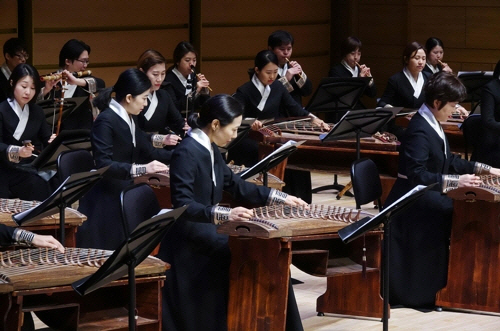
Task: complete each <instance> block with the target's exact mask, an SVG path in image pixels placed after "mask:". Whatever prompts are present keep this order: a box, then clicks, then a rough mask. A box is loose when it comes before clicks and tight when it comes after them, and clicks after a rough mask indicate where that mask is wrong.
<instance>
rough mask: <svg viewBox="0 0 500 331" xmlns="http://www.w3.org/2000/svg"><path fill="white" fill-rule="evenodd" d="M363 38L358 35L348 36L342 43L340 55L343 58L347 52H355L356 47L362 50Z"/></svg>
mask: <svg viewBox="0 0 500 331" xmlns="http://www.w3.org/2000/svg"><path fill="white" fill-rule="evenodd" d="M361 46H362V44H361V40H359V39H358V38H356V37H352V36H351V37H347V38H345V39H344V40H342V43H341V44H340V57H341V58H342V59H343V58H345V57H346V55H347V54H349V53H352V52H354V51H355V50H356V49H359V50H361Z"/></svg>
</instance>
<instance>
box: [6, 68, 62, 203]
mask: <svg viewBox="0 0 500 331" xmlns="http://www.w3.org/2000/svg"><path fill="white" fill-rule="evenodd" d="M10 86H11V88H10V91H9V97H8V98H7V100H5V101H3V102H2V103H0V174H1V178H2V180H1V181H0V197H1V198H14V197H15V198H19V199H22V200H39V201H42V200H45V199H46V198H47V197H49V195H50V194H51V193H52V191H53V188H55V185H52V181H47V180H45V179H43V178H42V177H40V176H39V175H38V174H37V173H33V172H30V171H28V170H27V169H28V168H23V165H27V164H29V163H31V161H33V159H34V158H35V157H36V154H38V153H40V152H41V150H42V149H43V148H44V147H46V146H47V145H48V144H49V143H50V142H51V141H52V140H53V139H54V138H55V135H52V134H51V132H50V127H49V125H48V123H47V122H46V120H45V115H44V112H43V110H42V108H40V106H38V105H36V104H35V99H36V97H35V95H37V94H38V93H39V91H40V87H41V82H40V77H39V75H38V71H37V70H36V69H35V68H34V67H32V66H31V65H29V64H26V63H21V64H19V65H17V66H16V67H15V68H14V70H13V71H12V74H11V76H10ZM53 178H54V179H55V177H53ZM54 184H56V183H54ZM53 186H54V187H53Z"/></svg>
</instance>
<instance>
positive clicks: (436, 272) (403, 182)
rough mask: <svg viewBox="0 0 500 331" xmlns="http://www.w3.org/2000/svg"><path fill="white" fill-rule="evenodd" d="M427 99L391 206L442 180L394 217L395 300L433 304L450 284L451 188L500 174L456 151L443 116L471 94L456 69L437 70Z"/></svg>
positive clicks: (408, 141) (404, 152)
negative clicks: (419, 187)
mask: <svg viewBox="0 0 500 331" xmlns="http://www.w3.org/2000/svg"><path fill="white" fill-rule="evenodd" d="M423 92H424V93H425V103H424V104H423V105H422V106H421V107H420V109H419V110H418V112H417V113H416V114H415V115H414V116H413V117H412V119H411V121H410V123H409V125H408V129H407V130H406V132H405V134H404V137H403V140H402V144H401V148H400V151H399V168H398V169H399V170H398V178H397V180H396V183H395V184H394V186H393V188H392V190H391V192H390V194H389V196H388V198H387V201H386V205H388V204H390V203H392V202H394V201H396V200H397V199H398V198H400V197H401V196H403V195H404V194H405V193H407V192H408V191H410V190H411V189H413V188H414V187H415V186H416V185H430V184H434V183H437V184H438V185H436V186H435V187H434V188H432V189H431V190H428V191H426V192H425V193H424V194H423V196H422V197H421V198H419V199H418V200H417V201H416V202H415V203H414V204H413V205H411V206H410V207H409V208H408V209H406V210H405V211H403V212H402V213H401V214H398V215H397V216H396V217H393V218H392V222H391V237H390V239H391V242H390V245H391V249H390V251H389V254H390V261H391V267H390V273H389V277H390V282H389V283H390V303H391V304H395V305H397V304H401V305H405V306H410V307H432V306H433V305H434V300H435V297H436V292H437V291H438V290H440V289H441V288H443V287H444V286H445V285H446V280H447V270H448V267H447V265H448V251H449V238H450V232H451V219H452V212H453V201H452V199H451V198H449V197H448V196H446V194H445V193H446V192H448V191H450V190H452V189H454V188H457V187H469V186H478V185H479V184H481V179H480V177H479V176H478V175H486V174H491V175H496V176H498V175H500V169H498V168H492V167H490V166H488V165H486V164H482V163H479V162H470V161H467V160H464V159H462V158H461V157H460V156H459V155H454V154H452V153H451V151H450V145H449V144H448V140H447V138H446V135H445V134H444V132H443V130H442V128H441V125H440V124H439V122H440V121H443V120H446V119H447V118H448V116H450V115H451V113H452V112H453V111H455V106H456V104H457V103H458V102H459V101H461V100H463V99H464V98H465V96H466V95H467V93H466V90H465V87H464V86H463V85H462V83H461V82H460V80H459V79H458V78H457V77H456V76H454V75H453V74H451V73H448V72H439V73H437V74H434V75H432V76H431V77H430V78H429V81H428V82H427V83H426V85H425V86H424V91H423Z"/></svg>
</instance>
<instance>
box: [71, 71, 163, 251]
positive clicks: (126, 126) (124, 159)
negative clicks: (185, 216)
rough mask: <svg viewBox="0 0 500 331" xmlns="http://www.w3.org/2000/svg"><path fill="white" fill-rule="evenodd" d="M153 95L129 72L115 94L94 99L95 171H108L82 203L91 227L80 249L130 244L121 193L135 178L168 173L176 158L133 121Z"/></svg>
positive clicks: (81, 234) (142, 78) (84, 229)
mask: <svg viewBox="0 0 500 331" xmlns="http://www.w3.org/2000/svg"><path fill="white" fill-rule="evenodd" d="M150 91H151V81H150V80H149V78H148V76H146V74H145V73H143V72H142V71H140V70H138V69H127V70H125V71H124V72H123V73H121V74H120V76H119V77H118V80H117V82H116V84H115V85H114V86H113V87H112V88H108V89H105V90H103V91H101V92H100V93H99V96H97V97H96V98H95V99H94V104H95V105H96V106H97V107H98V108H99V109H101V110H102V112H101V113H100V114H99V116H97V119H96V120H95V122H94V125H93V126H92V134H91V138H92V152H93V156H94V161H95V165H96V167H97V168H103V167H106V166H109V169H108V170H107V171H106V173H105V174H104V179H103V180H101V181H100V182H98V183H97V184H96V185H95V186H94V187H93V188H92V189H91V190H90V191H89V193H87V194H86V195H85V196H84V197H83V198H82V199H81V200H80V207H79V211H81V212H82V213H83V214H85V215H87V221H86V222H85V223H84V224H83V225H82V226H80V228H79V229H78V232H77V237H76V239H77V246H78V247H93V248H101V249H116V248H117V247H118V245H119V244H120V243H121V242H122V241H123V240H124V239H125V234H124V233H123V225H122V223H121V220H120V217H117V215H120V210H121V209H120V193H121V191H122V190H123V189H124V188H125V187H127V186H129V185H131V184H132V183H133V180H132V178H133V177H136V176H140V175H143V174H146V173H155V172H159V171H165V170H167V169H168V167H167V165H165V163H168V162H169V161H170V156H171V153H172V152H171V151H168V150H166V149H163V148H154V147H153V145H152V144H151V141H150V140H149V138H148V136H147V134H146V133H145V132H143V131H142V130H141V129H140V128H139V127H137V126H136V124H135V121H134V118H133V116H136V115H138V114H139V113H140V112H141V111H142V109H143V108H144V107H145V106H146V105H147V99H148V95H149V93H150ZM112 95H113V96H114V98H112Z"/></svg>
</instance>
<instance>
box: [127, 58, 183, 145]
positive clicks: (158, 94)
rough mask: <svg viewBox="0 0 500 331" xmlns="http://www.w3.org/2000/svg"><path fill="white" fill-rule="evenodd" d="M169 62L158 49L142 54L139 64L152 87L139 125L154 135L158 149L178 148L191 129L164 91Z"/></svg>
mask: <svg viewBox="0 0 500 331" xmlns="http://www.w3.org/2000/svg"><path fill="white" fill-rule="evenodd" d="M165 63H166V60H165V58H164V57H163V56H162V55H161V54H160V53H159V52H158V51H155V50H154V49H148V50H147V51H145V52H144V53H142V55H141V56H140V57H139V61H138V62H137V69H139V70H141V71H142V72H144V73H145V74H146V75H147V76H148V77H149V80H150V81H151V84H152V87H151V92H150V93H149V95H148V105H147V106H146V107H144V109H143V111H142V112H141V113H140V114H139V115H138V116H137V117H138V123H139V127H140V128H141V129H142V130H143V131H145V132H148V133H151V140H152V142H153V145H154V146H155V147H158V148H162V147H163V146H175V145H177V144H178V143H179V142H180V140H182V138H181V137H183V136H184V130H187V129H188V127H187V125H186V123H185V122H184V118H183V117H182V116H181V114H180V113H179V111H178V110H177V108H175V105H174V103H173V102H172V98H171V97H170V95H169V94H168V92H167V91H165V90H163V89H160V87H161V84H162V83H163V80H164V79H165V72H166V69H165Z"/></svg>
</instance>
